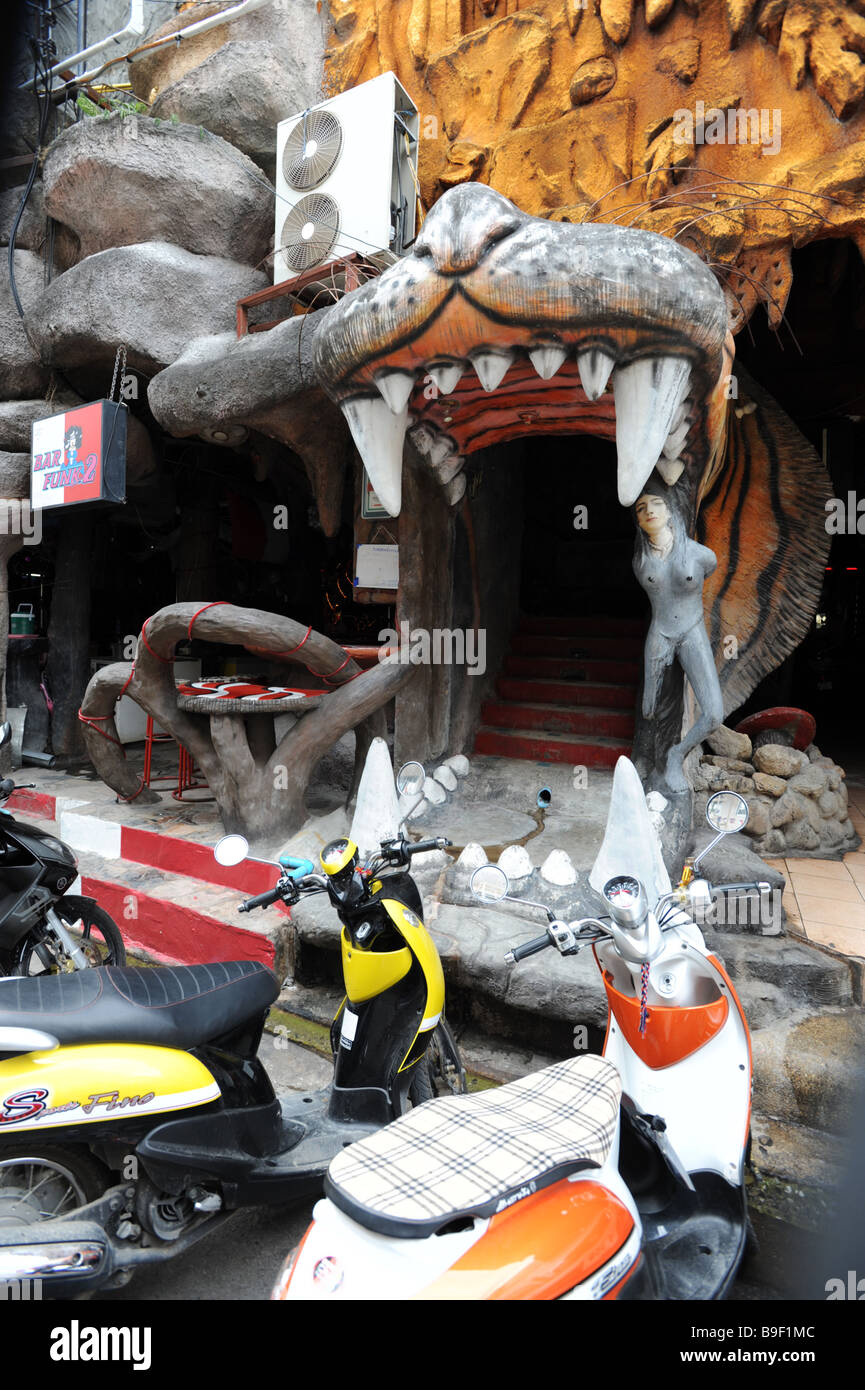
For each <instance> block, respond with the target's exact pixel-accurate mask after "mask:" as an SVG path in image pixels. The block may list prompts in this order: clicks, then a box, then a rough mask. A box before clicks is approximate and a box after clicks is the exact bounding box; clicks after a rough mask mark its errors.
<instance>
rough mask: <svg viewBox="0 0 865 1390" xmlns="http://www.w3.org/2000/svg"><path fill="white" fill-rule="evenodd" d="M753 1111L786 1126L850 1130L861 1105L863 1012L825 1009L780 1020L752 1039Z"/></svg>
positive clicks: (864, 1086)
mask: <svg viewBox="0 0 865 1390" xmlns="http://www.w3.org/2000/svg"><path fill="white" fill-rule="evenodd" d="M752 1046H753V1055H754V1107H755V1109H757V1110H758V1111H759V1112H760V1113H762V1114H765V1115H768V1116H771V1117H772V1118H774V1119H777V1120H780V1121H782V1122H784V1123H787V1124H793V1125H799V1126H804V1127H805V1128H806V1129H812V1130H822V1131H828V1132H830V1133H832V1134H836V1135H846V1134H848V1133H849V1132H850V1130H851V1127H852V1125H853V1122H854V1120H855V1119H856V1117H857V1116H858V1115H861V1111H862V1105H863V1101H865V1072H863V1067H862V1057H863V1051H865V1014H863V1012H862V1010H861V1009H858V1008H836V1009H823V1010H821V1011H820V1012H819V1013H811V1014H806V1015H804V1016H803V1015H802V1014H799V1015H798V1016H797V1017H794V1018H786V1019H779V1020H778V1021H777V1022H776V1023H773V1024H771V1025H770V1026H769V1027H768V1028H761V1029H760V1030H759V1031H758V1032H756V1033H754V1034H753V1037H752Z"/></svg>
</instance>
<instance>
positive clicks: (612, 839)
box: [589, 758, 670, 908]
mask: <svg viewBox="0 0 865 1390" xmlns="http://www.w3.org/2000/svg"><path fill="white" fill-rule="evenodd" d="M618 874H631V875H632V876H633V877H634V878H638V879H639V880H640V882H641V883H642V884H643V886H644V888H645V890H646V895H647V897H648V899H649V906H650V907H652V908H653V907H654V906H655V903H656V902H657V901H658V898H659V897H660V896H661V894H662V893H669V891H670V875H669V874H668V873H667V870H666V867H665V865H664V860H663V856H662V854H661V842H660V840H659V839H658V836H657V834H656V832H655V827H654V825H653V824H652V817H651V814H650V812H649V808H648V807H647V805H646V797H645V794H644V792H643V784H642V782H641V781H640V775H639V773H638V772H637V769H636V768H635V767H634V764H633V763H632V762H631V760H630V758H619V761H618V762H617V763H616V771H615V773H614V775H613V794H612V796H611V798H610V811H609V815H608V816H607V829H606V831H605V833H604V843H603V844H602V845H601V849H600V853H599V854H598V857H597V859H596V860H595V863H594V866H593V868H592V872H591V873H590V875H589V882H590V884H591V885H592V887H593V888H594V890H595V892H596V893H600V892H601V891H602V890H603V887H604V884H605V883H606V882H607V880H608V879H610V878H614V877H615V876H616V875H618Z"/></svg>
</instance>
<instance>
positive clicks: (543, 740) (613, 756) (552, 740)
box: [475, 728, 631, 768]
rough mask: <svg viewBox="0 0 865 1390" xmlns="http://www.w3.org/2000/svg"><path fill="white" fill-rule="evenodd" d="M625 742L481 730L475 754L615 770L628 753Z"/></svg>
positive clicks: (508, 730) (627, 746)
mask: <svg viewBox="0 0 865 1390" xmlns="http://www.w3.org/2000/svg"><path fill="white" fill-rule="evenodd" d="M630 751H631V745H630V743H629V742H627V741H626V740H625V739H614V738H604V739H601V738H598V739H595V740H587V739H585V738H580V737H578V736H576V735H568V734H529V733H520V732H519V731H516V730H512V729H487V728H480V729H479V730H478V732H477V736H476V738H475V752H476V753H485V754H487V755H489V756H492V757H498V758H523V759H527V760H529V761H530V762H537V763H569V764H571V765H572V766H579V767H609V768H611V767H615V765H616V762H617V761H618V759H619V758H620V757H621V756H622V754H623V753H624V754H626V755H628V754H630Z"/></svg>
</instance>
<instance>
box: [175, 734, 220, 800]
mask: <svg viewBox="0 0 865 1390" xmlns="http://www.w3.org/2000/svg"><path fill="white" fill-rule="evenodd" d="M177 751H178V758H177V790H176V791H173V792H172V793H171V795H172V796H173V797H174V800H175V801H183V799H184V797H183V793H184V792H196V791H207V790H208V786H207V783H206V781H204V779H203V777H202V773H201V771H200V769H198V768H196V766H195V759H194V758H193V756H192V754H191V753H187V751H186V749H185V748H184V746H183V744H182V743H178V745H177ZM196 777H202V780H201V781H200V782H198V781H196ZM193 800H194V801H215V800H216V798H215V797H214V796H196V797H193Z"/></svg>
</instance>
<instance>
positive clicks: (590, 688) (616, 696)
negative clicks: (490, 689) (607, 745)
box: [496, 676, 637, 710]
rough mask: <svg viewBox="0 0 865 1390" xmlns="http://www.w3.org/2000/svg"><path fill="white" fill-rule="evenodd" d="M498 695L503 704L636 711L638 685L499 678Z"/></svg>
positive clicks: (497, 683)
mask: <svg viewBox="0 0 865 1390" xmlns="http://www.w3.org/2000/svg"><path fill="white" fill-rule="evenodd" d="M496 694H497V695H499V696H500V697H501V699H503V700H516V701H519V702H523V703H526V704H552V705H596V706H598V707H600V708H601V709H626V710H633V708H634V705H635V703H636V699H637V687H636V685H613V684H611V683H606V684H604V683H601V682H595V683H593V684H586V683H584V682H581V681H555V680H532V679H531V678H526V679H520V678H518V677H516V676H499V678H498V680H497V681H496Z"/></svg>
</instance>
